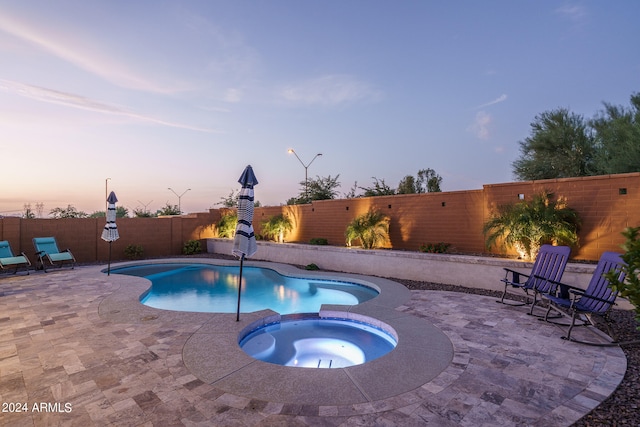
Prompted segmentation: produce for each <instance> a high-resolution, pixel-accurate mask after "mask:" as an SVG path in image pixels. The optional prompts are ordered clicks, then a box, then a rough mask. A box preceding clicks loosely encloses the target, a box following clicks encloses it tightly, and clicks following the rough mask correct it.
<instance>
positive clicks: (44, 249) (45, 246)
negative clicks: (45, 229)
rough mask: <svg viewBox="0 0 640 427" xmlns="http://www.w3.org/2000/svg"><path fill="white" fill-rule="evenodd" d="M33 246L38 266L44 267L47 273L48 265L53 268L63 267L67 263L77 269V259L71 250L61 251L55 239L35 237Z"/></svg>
mask: <svg viewBox="0 0 640 427" xmlns="http://www.w3.org/2000/svg"><path fill="white" fill-rule="evenodd" d="M33 246H34V247H35V248H36V256H37V257H38V264H37V265H38V266H42V268H43V269H44V271H45V273H46V272H47V267H46V264H47V263H48V264H49V265H51V266H54V265H58V266H59V267H60V268H62V265H63V264H64V263H66V262H69V263H71V268H72V269H73V268H75V264H76V259H75V258H74V256H73V254H72V253H71V251H70V250H69V249H66V250H64V251H60V249H58V243H56V238H55V237H34V238H33Z"/></svg>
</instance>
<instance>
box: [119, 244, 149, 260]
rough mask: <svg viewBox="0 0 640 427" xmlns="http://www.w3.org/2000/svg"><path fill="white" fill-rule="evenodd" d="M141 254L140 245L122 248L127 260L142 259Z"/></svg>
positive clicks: (142, 251) (142, 250)
mask: <svg viewBox="0 0 640 427" xmlns="http://www.w3.org/2000/svg"><path fill="white" fill-rule="evenodd" d="M143 253H144V249H143V248H142V246H140V245H128V246H127V247H126V248H124V256H125V257H127V258H128V259H139V258H142V254H143Z"/></svg>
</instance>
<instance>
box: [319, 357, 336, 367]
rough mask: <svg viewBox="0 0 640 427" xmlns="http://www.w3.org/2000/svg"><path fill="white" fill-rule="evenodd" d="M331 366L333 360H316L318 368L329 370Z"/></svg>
mask: <svg viewBox="0 0 640 427" xmlns="http://www.w3.org/2000/svg"><path fill="white" fill-rule="evenodd" d="M332 364H333V360H332V359H329V360H326V359H325V360H324V362H323V360H322V359H318V368H331V365H332Z"/></svg>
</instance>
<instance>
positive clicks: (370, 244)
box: [345, 209, 390, 249]
mask: <svg viewBox="0 0 640 427" xmlns="http://www.w3.org/2000/svg"><path fill="white" fill-rule="evenodd" d="M389 221H390V219H389V217H387V216H386V215H384V214H382V213H381V212H380V211H378V210H374V209H369V211H368V212H367V213H366V214H363V215H360V216H358V217H356V218H354V219H353V221H351V223H349V225H348V226H347V229H346V231H345V237H346V240H347V246H351V242H352V241H353V240H360V243H361V244H362V247H363V248H364V249H373V248H375V247H377V246H379V245H381V244H384V243H386V242H388V241H389Z"/></svg>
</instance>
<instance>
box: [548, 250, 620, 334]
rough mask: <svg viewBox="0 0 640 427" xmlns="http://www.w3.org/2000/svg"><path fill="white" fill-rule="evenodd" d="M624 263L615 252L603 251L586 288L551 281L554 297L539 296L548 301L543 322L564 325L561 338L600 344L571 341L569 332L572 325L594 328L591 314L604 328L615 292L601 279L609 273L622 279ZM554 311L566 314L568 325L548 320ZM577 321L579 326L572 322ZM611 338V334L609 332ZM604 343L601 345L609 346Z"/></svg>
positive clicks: (614, 299) (607, 282)
mask: <svg viewBox="0 0 640 427" xmlns="http://www.w3.org/2000/svg"><path fill="white" fill-rule="evenodd" d="M625 265H626V264H625V262H624V261H623V260H622V258H621V257H620V254H618V253H616V252H605V253H603V254H602V256H601V257H600V260H599V261H598V265H597V266H596V269H595V270H594V272H593V275H592V276H591V280H590V281H589V285H588V286H587V289H582V288H577V287H575V286H570V285H566V284H564V283H560V282H554V284H555V285H557V287H558V292H557V294H553V293H551V294H548V295H545V294H543V295H542V296H543V298H545V299H547V300H548V301H549V303H550V304H549V308H548V309H547V313H546V315H545V317H544V320H546V321H547V322H551V323H554V324H557V325H562V326H568V327H569V329H568V331H567V335H566V336H564V337H562V338H563V339H566V340H569V341H574V342H579V343H582V344H591V345H603V344H600V343H596V342H589V341H581V340H576V339H573V338H571V331H572V330H573V328H574V327H575V326H594V324H593V321H592V319H591V316H592V315H597V316H600V317H602V318H604V320H605V324H606V325H607V327H608V314H609V311H610V310H611V308H612V307H613V305H615V301H616V297H617V296H618V292H617V291H613V290H612V289H611V288H610V287H609V280H607V278H605V277H604V275H605V274H607V273H608V272H610V271H615V272H616V273H617V274H618V275H619V276H618V278H619V279H620V280H621V281H622V280H624V277H625V273H624V271H623V267H624V266H625ZM552 310H554V311H556V312H557V313H558V314H560V315H561V316H562V315H567V314H568V315H570V316H571V322H570V323H560V322H557V321H552V320H550V319H551V318H550V317H549V314H550V313H551V311H552ZM576 322H579V323H576ZM609 335H611V331H609ZM610 344H612V343H607V344H605V345H610Z"/></svg>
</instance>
